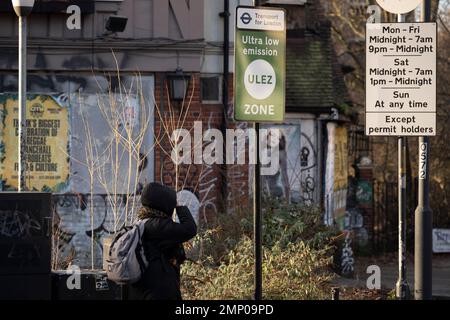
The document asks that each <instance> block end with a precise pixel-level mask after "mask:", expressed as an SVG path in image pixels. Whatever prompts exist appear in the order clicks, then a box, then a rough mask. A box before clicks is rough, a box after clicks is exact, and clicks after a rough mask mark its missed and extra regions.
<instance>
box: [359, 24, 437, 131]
mask: <svg viewBox="0 0 450 320" xmlns="http://www.w3.org/2000/svg"><path fill="white" fill-rule="evenodd" d="M436 50H437V49H436V23H372V24H367V25H366V134H367V135H369V136H435V135H436Z"/></svg>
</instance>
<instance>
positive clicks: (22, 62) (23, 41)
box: [17, 16, 27, 192]
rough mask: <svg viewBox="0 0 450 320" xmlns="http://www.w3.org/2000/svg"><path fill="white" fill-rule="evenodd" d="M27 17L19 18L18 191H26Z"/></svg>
mask: <svg viewBox="0 0 450 320" xmlns="http://www.w3.org/2000/svg"><path fill="white" fill-rule="evenodd" d="M26 103H27V17H26V16H19V123H18V126H19V128H18V129H19V143H18V150H17V151H18V157H17V162H18V166H19V167H18V190H19V192H22V191H25V190H26V176H25V175H26V155H25V143H26V110H27V105H26Z"/></svg>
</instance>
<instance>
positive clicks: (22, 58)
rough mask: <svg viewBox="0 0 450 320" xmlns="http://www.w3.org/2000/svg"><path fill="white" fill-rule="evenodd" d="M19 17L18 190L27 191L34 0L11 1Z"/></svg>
mask: <svg viewBox="0 0 450 320" xmlns="http://www.w3.org/2000/svg"><path fill="white" fill-rule="evenodd" d="M11 2H12V5H13V8H14V11H15V12H16V14H17V16H18V17H19V123H18V125H19V141H18V158H17V162H18V164H19V168H18V190H19V192H22V191H25V189H26V184H25V173H26V157H25V142H26V110H27V109H26V103H27V16H28V15H29V14H30V13H31V11H32V10H33V6H34V0H11Z"/></svg>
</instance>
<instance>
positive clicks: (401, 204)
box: [396, 14, 410, 300]
mask: <svg viewBox="0 0 450 320" xmlns="http://www.w3.org/2000/svg"><path fill="white" fill-rule="evenodd" d="M397 21H398V22H400V23H401V22H405V15H403V14H399V15H398V20H397ZM406 143H407V138H406V137H399V138H398V279H397V283H396V296H397V298H398V299H400V300H406V299H409V296H410V291H409V286H408V281H407V277H406V202H407V194H406V191H407V190H406Z"/></svg>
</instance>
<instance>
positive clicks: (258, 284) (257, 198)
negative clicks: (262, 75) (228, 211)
mask: <svg viewBox="0 0 450 320" xmlns="http://www.w3.org/2000/svg"><path fill="white" fill-rule="evenodd" d="M259 127H260V126H259V123H258V122H257V123H255V130H256V165H255V180H254V181H255V186H254V190H255V194H254V196H253V201H254V205H253V208H254V214H253V217H254V221H253V227H254V237H255V239H254V241H255V300H261V299H262V212H261V159H260V141H259Z"/></svg>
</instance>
